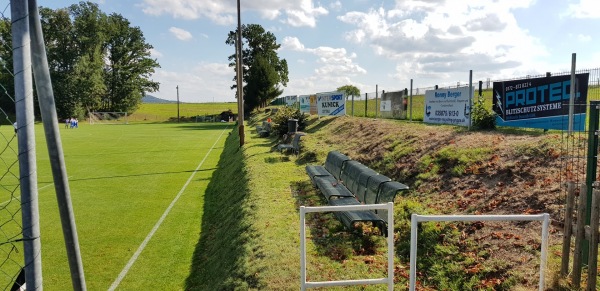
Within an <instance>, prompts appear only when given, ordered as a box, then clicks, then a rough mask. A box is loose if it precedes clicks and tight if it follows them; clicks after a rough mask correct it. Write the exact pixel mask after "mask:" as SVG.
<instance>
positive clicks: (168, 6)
mask: <svg viewBox="0 0 600 291" xmlns="http://www.w3.org/2000/svg"><path fill="white" fill-rule="evenodd" d="M234 3H235V2H234V1H231V0H230V1H212V0H177V1H173V0H144V1H143V2H142V3H141V4H138V6H139V7H141V8H142V11H143V12H144V13H146V14H149V15H154V16H159V15H163V14H167V15H171V16H172V17H173V18H177V19H186V20H191V19H198V18H207V19H210V20H211V21H213V22H215V23H217V24H220V25H231V24H233V23H235V22H234V21H235V20H236V19H237V18H235V17H234V16H235V15H237V6H236V5H235V4H234Z"/></svg>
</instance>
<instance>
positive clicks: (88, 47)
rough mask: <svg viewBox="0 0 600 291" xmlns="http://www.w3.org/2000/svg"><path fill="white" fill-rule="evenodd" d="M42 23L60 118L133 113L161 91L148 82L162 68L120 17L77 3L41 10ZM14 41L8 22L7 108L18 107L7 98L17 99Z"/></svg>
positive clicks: (3, 37)
mask: <svg viewBox="0 0 600 291" xmlns="http://www.w3.org/2000/svg"><path fill="white" fill-rule="evenodd" d="M40 19H41V22H42V32H43V34H44V41H45V45H46V54H47V57H48V66H49V69H50V77H51V79H52V87H53V90H54V98H55V103H56V110H57V115H58V116H59V117H65V118H66V117H80V118H82V117H84V116H85V114H86V113H87V111H126V112H129V113H131V112H133V111H134V110H135V109H136V108H137V107H138V106H139V104H140V103H141V99H142V97H143V96H144V94H145V93H146V92H155V91H156V90H158V87H159V84H158V83H157V82H154V81H152V80H151V79H150V77H151V75H152V73H154V69H155V68H157V67H159V64H158V63H157V62H156V60H154V59H151V58H150V50H151V49H152V46H151V45H150V44H148V43H146V41H145V38H144V35H143V33H142V32H141V30H140V29H139V28H138V27H132V26H131V24H130V22H129V21H128V20H127V19H125V18H124V17H122V16H121V15H119V14H111V15H110V16H108V15H106V14H105V13H104V12H102V11H101V10H100V8H99V6H98V4H96V3H93V2H79V3H78V4H74V5H71V6H69V7H68V8H62V9H56V10H52V9H49V8H43V7H42V8H40ZM10 40H11V35H10V21H9V20H8V19H5V18H4V19H0V56H1V59H0V64H1V65H4V66H6V68H5V69H2V70H0V85H1V87H4V88H6V90H7V94H0V104H2V105H3V108H11V107H14V101H12V100H11V99H10V97H7V96H13V95H14V94H12V95H11V92H12V90H13V89H12V88H13V84H12V82H13V81H12V76H11V74H12V51H11V49H10V48H11V44H10ZM1 89H2V88H0V90H1ZM34 97H35V95H34ZM11 102H12V104H13V105H12V106H4V104H5V103H6V104H8V105H10V104H9V103H11ZM36 107H37V106H36Z"/></svg>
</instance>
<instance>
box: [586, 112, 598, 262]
mask: <svg viewBox="0 0 600 291" xmlns="http://www.w3.org/2000/svg"><path fill="white" fill-rule="evenodd" d="M599 118H600V101H599V100H594V101H590V116H589V117H588V149H587V165H586V171H585V175H586V177H585V185H586V186H587V193H586V199H587V201H586V202H587V205H592V190H593V187H592V185H593V183H594V181H595V180H596V172H597V170H598V169H597V168H598V166H597V163H598V156H597V155H598V123H599ZM591 213H592V212H591V209H590V207H587V208H586V210H585V224H586V225H589V224H590V219H591ZM588 253H589V245H588V241H587V240H584V241H583V263H584V264H587V262H588V260H587V259H588Z"/></svg>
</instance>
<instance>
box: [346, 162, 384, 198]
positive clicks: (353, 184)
mask: <svg viewBox="0 0 600 291" xmlns="http://www.w3.org/2000/svg"><path fill="white" fill-rule="evenodd" d="M363 175H366V176H370V175H377V172H375V171H373V170H371V169H370V168H369V167H367V166H365V165H363V164H362V163H360V162H359V161H354V160H353V161H347V162H346V163H345V164H344V167H343V169H342V174H341V177H340V180H342V183H344V186H346V188H348V190H350V192H352V194H354V195H356V192H359V191H360V190H359V188H360V183H359V179H360V177H361V176H363ZM367 178H368V177H367Z"/></svg>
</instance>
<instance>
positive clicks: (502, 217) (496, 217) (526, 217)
mask: <svg viewBox="0 0 600 291" xmlns="http://www.w3.org/2000/svg"><path fill="white" fill-rule="evenodd" d="M412 219H413V220H416V221H417V222H421V221H449V220H452V221H544V220H547V219H550V214H548V213H542V214H488V215H419V214H414V213H413V214H412Z"/></svg>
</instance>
